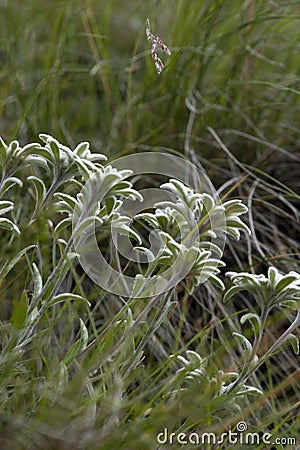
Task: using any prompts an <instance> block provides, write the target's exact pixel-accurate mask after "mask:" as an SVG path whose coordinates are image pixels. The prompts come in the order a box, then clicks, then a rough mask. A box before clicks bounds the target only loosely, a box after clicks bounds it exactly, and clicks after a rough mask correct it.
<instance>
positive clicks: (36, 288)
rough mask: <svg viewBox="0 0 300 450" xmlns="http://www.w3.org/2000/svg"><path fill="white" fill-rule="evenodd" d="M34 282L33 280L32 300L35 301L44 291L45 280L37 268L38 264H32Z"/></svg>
mask: <svg viewBox="0 0 300 450" xmlns="http://www.w3.org/2000/svg"><path fill="white" fill-rule="evenodd" d="M32 271H33V275H32V280H33V296H32V298H33V299H34V300H35V299H36V298H37V297H38V296H39V295H40V294H41V292H42V289H43V280H42V277H41V274H40V272H39V269H38V268H37V266H36V264H35V263H33V264H32Z"/></svg>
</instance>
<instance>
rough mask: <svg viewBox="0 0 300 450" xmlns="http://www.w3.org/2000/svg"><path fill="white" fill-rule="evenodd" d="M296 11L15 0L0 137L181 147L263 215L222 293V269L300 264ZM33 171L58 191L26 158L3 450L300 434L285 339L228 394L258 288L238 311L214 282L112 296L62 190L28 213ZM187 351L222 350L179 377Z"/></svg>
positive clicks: (8, 334)
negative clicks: (81, 252)
mask: <svg viewBox="0 0 300 450" xmlns="http://www.w3.org/2000/svg"><path fill="white" fill-rule="evenodd" d="M147 17H148V18H149V19H150V22H151V30H152V31H153V32H154V33H157V34H158V35H159V36H160V37H161V38H162V39H163V41H164V42H165V43H166V44H167V45H168V47H169V48H170V49H171V51H172V55H171V56H170V57H169V56H167V55H165V54H162V55H161V58H162V60H163V61H164V63H165V66H166V67H165V70H164V71H163V72H162V73H161V75H159V76H158V75H157V74H156V72H155V67H154V63H153V60H152V59H151V55H150V44H149V42H147V40H146V36H145V23H146V18H147ZM299 22H300V6H299V2H297V1H288V0H285V1H277V0H274V1H267V0H266V1H261V2H259V1H258V2H255V1H254V0H253V1H251V0H250V1H236V0H228V1H224V0H223V1H221V0H214V1H207V0H191V1H186V0H176V2H175V1H174V0H173V1H170V0H158V1H155V2H153V1H150V0H147V1H139V0H135V1H129V0H128V1H127V0H126V1H117V0H112V1H108V0H107V1H105V0H99V1H94V0H85V1H84V2H80V1H77V0H70V1H59V2H58V1H57V2H54V1H52V2H50V1H49V2H38V1H36V0H29V1H27V2H18V1H15V2H12V1H10V2H2V4H1V5H0V61H1V65H0V86H1V88H0V135H1V136H2V138H3V139H4V141H5V142H7V143H8V142H10V141H11V140H13V139H17V140H19V141H20V143H21V145H25V144H27V143H29V142H32V141H34V142H36V141H37V140H38V137H37V136H38V134H39V133H41V132H43V133H49V134H51V135H53V136H55V138H57V139H58V140H59V141H61V142H62V143H64V144H65V145H67V146H69V147H70V148H72V149H73V148H75V147H76V145H77V144H78V143H79V142H81V141H89V142H90V143H91V148H92V151H94V152H97V153H104V154H105V155H106V156H107V157H108V159H109V161H110V160H113V159H115V158H116V157H118V156H121V155H127V154H131V153H135V152H137V153H138V152H142V151H151V152H156V151H165V152H169V153H171V154H175V155H183V156H184V157H186V158H188V159H189V160H191V161H192V162H194V163H195V164H197V165H198V166H199V167H202V168H203V169H204V170H205V171H206V173H207V174H208V175H209V177H210V179H211V181H212V183H213V185H214V186H215V187H216V189H218V192H219V195H220V197H221V198H222V201H226V200H229V199H232V198H239V199H241V200H243V202H244V203H245V204H246V205H247V206H248V208H249V211H248V217H247V218H246V219H244V220H246V221H247V223H248V226H249V228H250V229H251V235H246V234H243V235H242V237H241V239H240V240H239V241H237V242H236V241H234V240H232V239H231V238H229V239H227V242H226V247H225V253H224V258H223V259H224V260H225V262H226V270H224V269H222V273H221V278H222V280H223V281H224V283H225V285H226V289H228V288H229V287H231V282H230V281H229V278H228V277H225V275H224V274H225V272H226V271H237V272H242V271H245V272H249V273H256V274H259V273H263V274H266V273H267V270H268V268H269V267H270V266H275V267H277V268H278V270H279V271H280V272H281V273H284V274H285V273H288V272H290V271H295V272H298V273H299V272H300V269H299V237H298V234H299V233H298V230H299V223H298V221H299V158H300V151H299V149H300V132H299V113H300V88H299V86H300V83H299V81H300V80H299V78H300V75H299V74H300V58H299V42H300V27H299ZM1 164H2V163H1ZM1 173H2V175H3V166H1ZM33 173H34V174H35V175H36V176H37V177H38V178H40V179H42V181H43V182H44V183H45V186H46V188H47V189H49V187H50V184H51V181H52V178H51V174H48V175H47V176H46V175H45V172H44V171H43V168H41V167H39V168H35V169H34V168H32V167H27V168H24V167H22V168H20V170H19V171H17V172H16V173H15V176H18V177H20V178H21V179H22V181H23V183H24V185H23V187H22V188H21V186H18V185H16V186H15V187H13V188H12V190H11V191H9V192H8V193H7V195H6V196H5V197H2V199H4V200H5V201H9V200H10V201H13V202H14V203H15V205H17V207H16V208H15V210H14V212H13V213H11V215H8V216H7V217H9V218H10V219H11V220H12V221H13V222H14V223H16V224H17V226H18V227H19V229H20V231H21V233H20V235H19V236H16V235H13V237H12V236H11V233H10V232H9V231H7V230H2V229H0V267H1V272H0V281H1V285H0V299H1V304H0V321H1V323H0V325H1V329H0V351H1V355H0V386H1V387H0V396H1V408H0V448H1V450H2V449H3V450H6V449H9V450H11V449H12V450H19V449H30V450H31V449H52V448H53V449H74V450H76V449H78V450H79V449H84V450H89V449H91V450H92V449H93V450H94V449H95V450H96V449H123V448H124V449H126V450H127V449H137V450H138V449H141V448H145V449H149V450H152V449H155V448H157V447H158V446H159V445H158V444H157V442H156V436H157V434H158V433H160V432H162V431H163V430H164V429H165V428H168V430H169V432H172V431H175V432H176V433H179V432H181V431H182V432H184V433H189V432H192V431H196V432H198V433H205V432H215V433H216V435H217V436H220V435H221V433H222V432H224V431H227V430H228V429H231V430H234V429H235V426H236V425H237V423H238V422H241V421H243V420H244V421H245V422H247V424H248V430H249V431H251V432H260V433H267V432H270V433H271V434H272V439H273V441H274V440H275V438H276V437H278V438H282V437H285V438H287V437H296V438H297V439H298V440H299V438H300V429H299V402H300V396H299V369H298V366H299V363H298V360H297V355H295V353H294V352H293V350H292V348H291V346H290V345H288V344H287V343H286V344H285V345H284V346H283V347H282V348H281V349H280V350H279V351H278V353H276V355H273V356H272V357H271V358H270V359H268V360H267V361H265V362H264V363H263V364H262V365H261V366H260V367H259V368H257V370H255V371H254V372H253V373H252V374H251V376H250V378H249V380H248V381H247V384H249V385H251V386H255V387H257V388H259V389H262V391H263V395H260V396H247V397H243V398H242V399H239V398H238V397H236V395H235V393H234V392H233V393H229V394H228V396H227V397H218V396H215V395H214V394H215V391H214V389H217V387H215V388H214V386H217V384H218V383H217V379H218V376H219V375H220V372H219V371H224V372H231V371H232V372H237V373H241V371H242V367H243V365H244V360H243V345H242V343H241V342H239V340H238V339H236V338H234V337H233V336H232V332H233V331H237V332H239V333H243V334H244V335H245V336H246V337H248V338H249V340H250V341H251V339H252V338H253V334H252V331H251V327H250V324H249V326H248V327H247V326H242V325H241V323H240V318H241V316H242V315H243V314H245V313H247V312H256V313H258V307H257V304H256V302H255V301H254V298H253V297H252V296H251V295H250V294H249V293H247V292H246V293H244V292H243V293H239V294H238V295H237V296H236V297H234V299H233V300H232V301H230V302H229V303H226V304H224V302H223V296H224V293H223V292H221V291H220V290H219V289H217V288H215V287H214V286H213V285H212V284H210V283H204V284H200V286H199V287H198V288H197V289H195V290H194V291H193V292H192V293H189V292H188V290H187V287H186V286H185V284H184V283H182V284H181V285H180V286H178V288H177V289H174V290H172V291H171V292H169V293H167V294H164V295H162V296H160V297H159V298H157V299H143V300H138V301H137V300H135V299H129V300H126V301H125V299H123V298H121V297H120V298H119V297H117V296H115V295H113V294H110V293H107V292H105V291H103V290H102V289H101V288H99V287H98V286H96V285H95V284H94V283H92V282H91V281H90V280H89V279H88V277H87V276H86V275H85V274H84V273H83V272H82V270H81V269H80V267H79V265H78V264H77V263H76V260H69V259H68V258H67V255H66V254H65V252H64V244H63V243H62V242H61V241H59V237H60V238H64V239H66V240H68V237H69V235H68V232H67V231H63V232H62V234H57V233H56V231H55V230H54V226H55V225H56V224H57V223H58V222H59V220H61V215H60V213H59V212H58V211H57V209H56V208H55V207H50V205H52V202H53V198H52V197H51V198H49V200H50V202H49V207H48V209H46V208H45V209H42V210H41V211H40V212H38V213H37V217H36V220H35V221H34V222H32V223H30V217H31V214H32V213H33V209H34V205H35V200H34V198H35V194H34V192H35V191H34V188H33V186H32V184H31V183H30V181H28V180H27V177H28V176H29V175H33ZM78 180H79V181H81V180H80V178H78ZM61 189H62V190H63V189H64V192H68V193H69V194H70V195H75V194H74V193H75V192H76V187H75V186H71V184H66V185H65V186H64V188H61ZM49 220H50V222H49ZM51 222H52V224H51ZM53 224H54V225H53ZM33 244H34V245H36V248H35V249H33V248H30V249H29V250H28V251H27V252H26V253H24V252H23V253H22V254H20V252H22V250H23V249H24V248H26V247H28V246H30V245H33ZM102 245H103V248H105V246H106V245H107V242H106V241H105V239H103V242H102ZM106 251H107V252H109V250H108V249H106ZM18 255H19V257H20V259H19V260H18V262H16V261H15V258H17V257H18ZM13 262H15V263H16V264H15V265H14V267H13V268H12V269H11V270H10V271H8V270H6V269H5V267H7V266H5V264H10V263H13ZM33 263H35V264H36V267H37V268H38V271H39V274H38V272H35V271H34V270H35V269H33V267H34V266H33ZM51 276H52V277H53V280H54V281H53V284H51V280H52V279H51ZM49 280H50V281H49ZM40 282H42V285H43V289H44V290H43V291H41V292H43V296H42V295H41V294H39V289H40V288H39V287H38V286H39V283H40ZM47 283H48V284H47ZM45 285H46V287H47V286H48V287H47V288H44V286H45ZM62 292H70V293H72V295H73V296H74V295H75V296H76V295H77V296H82V297H83V298H85V299H87V300H88V301H89V302H90V303H91V306H88V303H87V302H85V301H82V300H79V297H73V298H76V299H75V300H71V301H65V302H61V303H58V304H54V305H51V301H53V299H54V297H55V295H58V294H59V293H62ZM32 298H33V300H32ZM41 301H45V302H46V303H45V304H44V307H43V308H44V309H43V308H42V309H41V310H40V308H41V307H42V304H41ZM298 301H299V300H298ZM45 305H46V306H47V307H46V306H45ZM34 306H36V307H37V308H38V310H39V311H42V313H41V314H40V316H38V317H35V316H34V311H35V310H34ZM28 308H29V309H28ZM29 314H33V315H32V317H31V319H30V317H29ZM25 318H26V320H25ZM294 318H295V311H294V310H287V309H282V308H276V309H274V310H273V311H272V314H270V315H269V316H268V318H267V320H266V323H265V326H264V334H263V339H262V340H261V341H260V347H259V349H258V354H259V356H262V355H263V354H264V353H265V352H266V351H267V349H268V348H270V346H271V345H272V343H273V342H275V341H276V340H277V339H279V337H280V336H281V335H282V334H283V333H284V331H285V330H286V329H287V328H288V327H289V325H290V323H291V322H292V321H293V319H294ZM80 319H81V320H82V325H81V328H80ZM30 320H32V322H31V321H30ZM83 324H84V325H83ZM86 332H87V333H88V338H87V336H86ZM293 333H294V334H295V335H297V334H298V331H297V329H295V330H294V331H293ZM94 340H95V343H94V344H91V343H92V342H94ZM88 345H90V347H87V346H88ZM186 350H192V351H195V352H197V353H198V354H199V355H200V356H201V357H202V358H204V359H205V358H206V359H207V361H208V364H207V367H206V369H205V372H204V375H203V376H201V375H200V378H196V379H194V380H193V381H190V382H189V381H188V379H186V376H188V375H189V374H190V371H191V370H192V369H195V368H197V367H198V366H197V364H196V363H194V366H193V365H192V369H191V367H189V368H188V369H187V368H186V369H185V370H183V371H182V372H179V373H177V370H178V369H180V368H182V367H183V366H182V364H181V363H182V361H181V363H180V358H179V360H178V359H177V360H176V358H175V357H171V355H177V356H180V355H182V356H184V357H185V358H186V357H187V356H186V355H187V354H186ZM94 369H98V371H97V373H95V374H91V372H92V371H93V370H94ZM180 388H186V389H182V390H180ZM297 443H298V442H297ZM222 445H223V446H222ZM222 445H221V447H219V448H235V449H243V448H251V447H250V446H248V447H245V446H244V444H242V443H235V444H234V443H233V444H229V443H228V442H227V443H224V444H222ZM181 447H182V446H180V445H179V444H173V445H171V444H169V445H162V446H161V448H181ZM183 447H185V448H196V446H195V445H192V444H188V445H184V446H183ZM198 448H208V449H209V448H211V449H213V448H215V447H214V446H213V445H211V446H207V447H198ZM253 448H254V447H253ZM255 448H262V449H263V448H272V449H273V448H274V449H282V448H291V449H293V448H296V447H295V445H290V446H288V445H286V446H284V445H282V446H281V445H280V444H276V445H275V444H274V445H273V447H270V446H269V447H267V446H266V445H264V444H263V443H260V445H257V446H256V447H255Z"/></svg>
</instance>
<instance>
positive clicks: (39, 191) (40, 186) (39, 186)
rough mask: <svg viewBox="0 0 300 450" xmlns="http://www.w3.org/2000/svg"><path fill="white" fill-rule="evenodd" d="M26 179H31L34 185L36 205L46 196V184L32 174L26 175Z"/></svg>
mask: <svg viewBox="0 0 300 450" xmlns="http://www.w3.org/2000/svg"><path fill="white" fill-rule="evenodd" d="M28 180H29V181H31V182H32V184H33V186H34V189H35V196H36V203H37V205H40V204H41V203H42V202H43V200H44V198H45V197H46V186H45V184H44V182H43V181H42V180H41V179H40V178H38V177H36V176H34V175H32V176H30V177H28Z"/></svg>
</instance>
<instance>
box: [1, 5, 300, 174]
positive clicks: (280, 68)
mask: <svg viewBox="0 0 300 450" xmlns="http://www.w3.org/2000/svg"><path fill="white" fill-rule="evenodd" d="M0 5H1V6H0V7H1V11H0V21H1V23H0V62H1V68H0V80H1V81H0V83H1V84H0V87H1V97H0V134H1V135H2V137H3V138H4V139H6V140H10V139H12V138H18V139H19V140H20V141H21V142H23V143H25V142H28V141H29V140H35V139H37V136H38V133H40V132H45V133H50V134H53V135H54V136H55V137H56V138H57V139H60V140H62V141H63V142H65V143H66V144H67V145H71V146H74V145H75V143H78V142H79V141H81V140H88V141H90V142H91V143H92V145H93V147H94V148H95V150H97V151H103V152H105V153H106V154H108V155H110V154H118V153H120V152H129V151H133V150H136V149H140V148H143V146H159V147H168V148H170V149H173V150H176V151H179V152H182V151H183V149H184V145H187V142H186V141H187V138H189V142H188V144H189V146H190V147H192V148H193V149H194V150H195V151H196V152H197V153H199V155H200V156H201V157H203V158H205V157H208V156H209V160H210V164H212V162H213V161H214V159H213V158H216V160H215V162H216V163H217V164H219V161H218V155H219V157H220V154H221V155H222V156H224V154H223V152H220V151H213V150H214V148H215V147H216V142H215V140H214V139H212V137H211V134H210V133H209V132H208V131H207V127H208V126H209V127H212V128H214V129H215V130H216V131H217V132H218V133H219V132H220V133H221V134H222V139H224V140H225V142H226V144H227V145H230V146H231V148H232V149H233V151H234V153H235V154H236V155H237V156H238V157H239V159H241V160H248V162H249V161H251V162H252V161H253V159H254V158H255V157H257V156H260V154H261V153H262V152H266V153H270V152H272V154H273V156H272V157H276V158H277V157H278V158H281V157H282V156H283V160H284V162H286V163H289V161H287V155H286V153H285V152H282V151H280V150H279V149H277V150H274V149H273V151H271V148H270V146H268V145H266V141H267V142H270V143H272V144H273V145H276V146H280V147H283V148H284V149H286V150H287V151H288V152H291V153H292V154H295V153H296V152H298V151H299V145H300V132H299V106H300V96H299V94H300V85H299V73H300V72H299V71H300V57H299V50H300V49H299V46H300V44H299V42H300V39H299V34H300V26H299V20H300V4H299V2H297V1H285V0H280V1H277V0H265V1H255V0H245V1H240V0H227V1H224V0H223V1H221V0H214V1H207V0H189V1H187V0H141V1H139V0H96V1H94V0H84V1H79V0H67V1H63V0H62V1H43V2H40V1H38V0H28V1H26V2H24V1H18V0H10V1H8V0H7V1H3V0H2V1H1V2H0ZM147 17H149V19H150V22H151V31H152V32H154V33H157V34H158V35H159V36H160V37H161V38H162V39H163V41H164V42H165V43H166V44H167V45H168V47H169V48H170V49H171V51H172V55H171V57H169V56H167V55H165V54H162V60H163V61H164V63H165V65H166V68H165V70H164V71H163V72H162V74H161V75H160V76H158V75H157V74H156V72H155V67H154V64H153V61H152V59H151V56H150V43H149V42H148V41H147V40H146V36H145V23H146V18H147ZM191 115H192V117H191ZM189 119H190V122H189ZM263 142H264V143H263ZM285 171H286V169H284V168H282V175H283V176H284V173H285ZM287 173H288V174H289V175H290V173H289V171H287ZM284 181H288V177H287V176H285V177H284Z"/></svg>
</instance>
